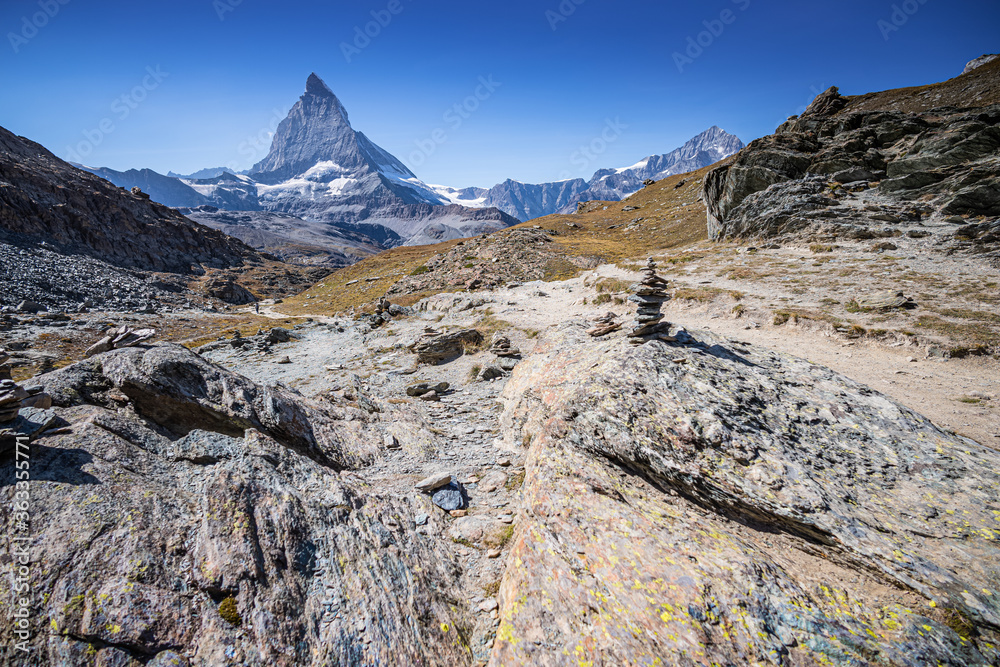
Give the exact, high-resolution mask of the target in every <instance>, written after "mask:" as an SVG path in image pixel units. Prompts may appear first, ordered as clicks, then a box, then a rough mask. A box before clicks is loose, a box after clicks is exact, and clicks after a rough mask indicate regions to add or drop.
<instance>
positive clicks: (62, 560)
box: [0, 346, 474, 667]
mask: <svg viewBox="0 0 1000 667" xmlns="http://www.w3.org/2000/svg"><path fill="white" fill-rule="evenodd" d="M38 381H39V382H40V383H42V384H44V386H45V387H46V388H47V389H48V390H49V391H51V392H52V393H53V394H54V395H55V396H56V398H57V404H58V405H57V407H56V408H55V410H56V412H58V415H59V418H60V419H62V420H63V424H64V426H65V428H60V429H58V430H50V431H48V432H47V433H45V434H43V435H42V437H40V439H39V440H38V441H37V442H35V443H33V444H32V446H31V451H30V464H31V466H30V476H31V481H30V498H31V499H30V503H31V504H30V508H31V509H30V511H31V523H30V531H31V532H30V536H31V552H30V553H31V560H30V561H28V564H27V565H26V566H25V571H26V572H27V577H28V579H27V581H28V585H29V587H30V590H31V596H30V603H29V604H30V607H29V610H28V611H29V612H30V613H29V617H28V618H29V620H28V623H29V626H30V638H29V639H27V640H26V641H27V642H28V644H29V647H30V659H24V658H23V656H22V654H20V653H19V652H17V651H16V650H15V648H14V642H13V641H8V642H4V643H3V645H2V646H0V664H4V665H21V664H24V665H28V664H31V665H84V664H97V665H140V664H149V665H163V666H165V665H192V666H199V667H202V666H208V665H252V666H265V665H266V666H269V667H277V666H282V667H292V666H295V665H316V666H319V665H361V664H366V665H376V664H382V665H467V664H471V663H472V658H471V651H470V649H469V647H468V646H467V644H466V643H465V642H466V640H465V635H464V634H463V633H465V632H466V629H467V628H469V627H472V625H473V624H474V618H473V617H472V615H471V613H470V612H469V611H468V610H467V608H466V606H465V605H464V604H462V605H460V604H458V603H457V601H459V600H463V599H464V598H463V595H462V592H461V589H460V575H461V570H460V568H459V567H458V565H457V563H456V562H455V561H454V559H453V555H452V553H451V547H452V546H453V545H452V544H451V543H450V542H448V541H445V540H437V539H431V538H429V537H428V536H427V535H425V534H422V533H418V532H417V530H416V526H415V524H414V523H413V522H412V521H411V517H413V516H415V515H417V514H418V513H420V512H427V511H428V509H429V508H430V500H429V499H425V498H423V497H416V496H407V495H406V494H400V493H395V492H389V491H382V490H380V489H379V488H377V487H373V486H371V485H369V484H368V483H365V482H364V481H362V480H360V479H358V478H355V477H352V476H348V475H342V474H340V473H339V472H338V471H339V470H340V468H341V467H346V466H351V467H358V466H360V465H362V464H363V462H365V461H368V460H370V458H371V457H370V456H369V455H368V454H366V452H368V451H369V450H377V448H378V446H379V443H380V442H381V439H380V438H379V437H378V436H379V434H380V431H379V430H378V429H376V428H375V426H374V425H373V424H371V423H370V421H369V420H368V418H367V415H366V413H363V412H362V411H359V410H357V409H352V408H349V407H343V406H332V405H327V406H322V405H318V404H315V403H313V402H311V401H309V400H307V399H305V398H303V397H301V396H299V395H297V394H295V393H294V392H291V391H289V390H287V389H283V388H281V387H263V386H260V385H257V384H255V383H253V382H251V381H249V380H247V379H246V378H243V377H241V376H239V375H236V374H234V373H231V372H228V371H225V370H223V369H221V368H218V367H216V366H212V365H211V364H208V363H206V362H205V361H204V360H202V359H200V358H198V357H197V356H196V355H194V354H192V353H190V352H187V351H186V350H184V349H183V348H180V347H176V346H157V347H153V348H151V349H148V350H143V349H139V348H129V349H124V350H114V351H111V352H108V353H105V354H103V355H101V356H99V357H95V358H92V359H89V360H87V361H84V362H82V363H79V364H76V365H74V366H70V367H68V368H66V369H63V370H60V371H57V372H55V373H50V374H47V375H44V376H42V377H40V378H39V379H38ZM397 428H398V426H397ZM16 470H17V469H16V467H15V462H14V460H13V457H6V458H5V459H4V460H3V461H0V475H2V479H3V483H2V484H0V501H2V502H3V503H4V505H5V506H7V507H10V506H11V505H12V503H13V502H14V499H15V497H16V496H15V493H16V492H17V490H18V487H17V486H16V484H15V473H16ZM436 522H438V519H437V518H436V517H435V518H432V519H431V520H430V524H431V525H432V526H434V525H436ZM22 524H23V520H22V519H21V518H18V516H17V515H16V514H15V513H13V512H5V513H4V516H3V519H2V523H0V527H2V529H3V531H4V532H5V534H7V535H11V536H13V535H18V534H21V531H22V527H21V526H22ZM23 530H27V529H26V528H24V529H23ZM437 530H440V528H437ZM14 585H15V580H14V578H13V577H3V578H0V595H3V596H4V599H5V600H11V599H14V598H15V597H17V596H16V595H15V594H14ZM15 622H16V621H15V619H12V617H11V614H4V615H2V617H0V633H3V634H4V636H6V637H11V638H13V637H15V636H16V635H15V634H14V630H15V627H16V626H15Z"/></svg>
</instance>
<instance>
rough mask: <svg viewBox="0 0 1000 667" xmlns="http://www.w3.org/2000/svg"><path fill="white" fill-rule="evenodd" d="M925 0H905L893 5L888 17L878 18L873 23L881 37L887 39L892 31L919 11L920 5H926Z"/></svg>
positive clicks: (896, 29) (900, 26) (904, 23)
mask: <svg viewBox="0 0 1000 667" xmlns="http://www.w3.org/2000/svg"><path fill="white" fill-rule="evenodd" d="M926 4H927V0H906V1H905V2H903V3H901V4H898V5H893V6H892V13H891V14H889V19H888V20H886V19H879V20H878V21H877V22H876V23H875V25H876V26H877V27H878V29H879V32H881V33H882V39H883V40H885V41H887V42H888V41H889V37H891V36H892V33H894V32H896V31H898V30H899V29H900V28H902V27H903V26H904V25H906V24H907V22H908V21H909V20H910V17H911V16H913V15H914V14H916V13H917V12H919V11H920V7H921V6H922V5H926Z"/></svg>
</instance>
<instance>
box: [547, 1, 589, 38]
mask: <svg viewBox="0 0 1000 667" xmlns="http://www.w3.org/2000/svg"><path fill="white" fill-rule="evenodd" d="M585 2H587V0H562V2H560V3H559V6H558V7H556V8H555V9H554V10H553V9H549V10H546V12H545V19H546V20H547V21H548V22H549V27H550V28H552V31H553V32H555V31H556V30H558V29H559V24H560V23H565V22H566V21H568V20H569V17H570V16H573V14H575V13H576V8H577V7H579V6H580V5H582V4H583V3H585Z"/></svg>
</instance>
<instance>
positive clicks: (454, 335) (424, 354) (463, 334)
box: [412, 329, 483, 366]
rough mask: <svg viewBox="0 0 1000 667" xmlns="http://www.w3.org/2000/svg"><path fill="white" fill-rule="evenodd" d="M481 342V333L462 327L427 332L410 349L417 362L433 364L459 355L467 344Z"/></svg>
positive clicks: (478, 343) (444, 361)
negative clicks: (446, 331) (442, 331)
mask: <svg viewBox="0 0 1000 667" xmlns="http://www.w3.org/2000/svg"><path fill="white" fill-rule="evenodd" d="M482 342H483V335H482V334H481V333H479V332H478V331H476V330H475V329H462V330H460V331H452V332H449V333H438V332H433V333H427V334H425V335H424V336H422V337H421V338H420V340H418V341H417V342H416V343H415V344H414V345H413V347H412V349H413V351H414V352H416V354H417V362H419V363H422V364H430V365H432V366H434V365H438V364H443V363H446V362H448V361H451V360H453V359H456V358H458V357H461V356H462V355H463V354H465V349H466V347H467V346H471V345H480V344H482Z"/></svg>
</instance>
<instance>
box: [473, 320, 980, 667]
mask: <svg viewBox="0 0 1000 667" xmlns="http://www.w3.org/2000/svg"><path fill="white" fill-rule="evenodd" d="M677 338H678V340H679V341H684V342H683V343H682V342H678V343H667V342H662V341H654V342H650V343H647V344H645V345H642V346H639V347H636V348H631V347H630V346H629V345H628V344H627V343H626V342H625V341H623V340H620V339H602V340H596V341H595V340H593V339H591V338H590V337H588V336H587V335H586V333H585V324H584V323H579V324H575V323H571V324H569V325H567V326H565V327H564V328H563V329H561V330H559V331H554V332H552V333H550V334H547V335H546V336H545V337H543V338H542V339H540V340H539V341H538V343H537V346H536V348H535V352H534V354H533V356H532V357H531V358H530V359H528V360H526V361H524V362H522V363H521V364H520V365H519V366H518V368H517V369H516V370H515V371H514V374H513V377H512V378H511V380H510V381H509V382H508V384H507V385H506V388H505V391H504V398H505V400H506V402H507V410H506V412H505V414H504V417H503V425H504V427H505V431H506V437H507V442H508V444H509V446H510V447H512V448H517V447H521V446H522V444H523V443H529V450H528V452H527V464H526V477H525V482H524V486H523V487H522V493H523V494H524V505H523V509H522V512H521V517H520V519H519V521H518V524H517V530H516V532H515V535H514V538H513V541H512V544H513V545H514V546H513V551H512V553H511V555H510V556H509V557H508V569H507V571H506V574H505V576H504V580H503V583H502V586H501V589H500V593H501V596H500V597H501V599H502V602H501V619H502V622H501V625H500V628H499V629H498V632H497V637H498V641H497V645H496V647H495V648H494V652H493V655H492V661H491V663H490V664H491V665H494V666H499V665H507V666H511V665H569V664H582V663H592V664H606V665H612V664H615V665H624V664H655V659H656V658H657V657H659V658H661V659H662V658H663V657H664V656H671V660H672V661H674V662H675V663H676V664H733V665H736V664H739V665H745V664H774V665H786V664H787V665H791V664H855V665H869V664H872V665H874V664H879V665H918V664H950V665H965V664H969V665H972V664H976V665H985V664H998V661H1000V650H998V646H1000V644H998V642H997V639H998V630H1000V589H998V581H1000V548H998V540H997V538H998V536H1000V533H998V532H997V517H998V516H1000V505H998V503H997V490H998V489H1000V473H998V472H997V469H996V464H995V463H996V451H994V450H991V449H987V448H986V447H983V446H981V445H979V444H978V443H976V442H973V441H971V440H969V439H966V438H963V437H961V436H958V435H955V434H953V433H949V432H946V431H943V430H941V429H939V428H937V427H935V426H934V425H933V424H932V423H930V422H929V421H928V420H926V419H925V418H923V417H921V416H920V415H917V414H915V413H913V412H911V411H910V410H908V409H906V408H904V407H902V406H900V405H898V404H896V403H894V402H893V401H892V400H890V399H888V398H886V397H885V396H883V395H881V394H879V393H877V392H875V391H873V390H871V389H869V388H867V387H865V386H862V385H860V384H858V383H856V382H853V381H851V380H849V379H847V378H845V377H843V376H840V375H838V374H836V373H835V372H833V371H831V370H829V369H827V368H824V367H822V366H817V365H815V364H812V363H809V362H807V361H804V360H801V359H795V358H792V357H787V356H783V355H780V354H777V353H774V352H770V351H767V350H764V349H758V348H756V347H754V346H750V345H747V344H740V343H736V342H733V341H728V340H723V339H718V338H714V337H712V336H710V335H709V334H701V333H699V334H697V335H696V336H695V337H694V338H691V337H688V336H685V335H683V334H680V333H679V334H678V335H677Z"/></svg>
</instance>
